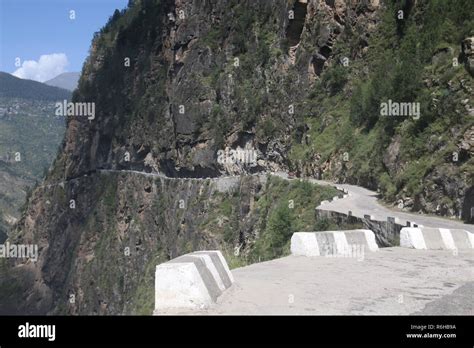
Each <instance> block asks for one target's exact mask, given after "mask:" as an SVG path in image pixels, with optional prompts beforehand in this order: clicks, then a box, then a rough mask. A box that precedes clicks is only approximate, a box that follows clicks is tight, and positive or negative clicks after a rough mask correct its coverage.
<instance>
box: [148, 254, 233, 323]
mask: <svg viewBox="0 0 474 348" xmlns="http://www.w3.org/2000/svg"><path fill="white" fill-rule="evenodd" d="M233 282H234V278H233V276H232V273H231V272H230V270H229V267H228V266H227V262H226V261H225V259H224V256H223V255H222V253H221V252H220V251H218V250H211V251H197V252H194V253H190V254H186V255H183V256H180V257H178V258H176V259H173V260H171V261H168V262H166V263H163V264H161V265H158V266H156V272H155V311H154V314H160V313H167V312H170V311H172V310H173V309H174V310H183V309H204V308H208V307H209V306H211V305H212V304H213V303H215V302H216V301H217V298H218V297H219V296H220V295H222V293H223V292H224V291H225V290H227V289H228V288H230V287H231V286H232V283H233Z"/></svg>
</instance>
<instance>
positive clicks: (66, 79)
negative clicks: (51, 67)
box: [44, 72, 81, 91]
mask: <svg viewBox="0 0 474 348" xmlns="http://www.w3.org/2000/svg"><path fill="white" fill-rule="evenodd" d="M80 76H81V74H80V73H77V72H67V73H62V74H60V75H58V76H56V77H55V78H52V79H51V80H48V81H45V82H44V84H46V85H48V86H53V87H59V88H63V89H67V90H69V91H73V90H75V89H76V87H77V83H78V82H79V77H80Z"/></svg>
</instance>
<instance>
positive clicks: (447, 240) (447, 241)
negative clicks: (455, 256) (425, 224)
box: [439, 228, 457, 250]
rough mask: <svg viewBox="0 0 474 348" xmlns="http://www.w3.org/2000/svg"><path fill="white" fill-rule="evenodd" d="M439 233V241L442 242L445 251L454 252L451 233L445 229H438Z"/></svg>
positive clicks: (454, 246)
mask: <svg viewBox="0 0 474 348" xmlns="http://www.w3.org/2000/svg"><path fill="white" fill-rule="evenodd" d="M439 233H440V234H441V239H442V240H443V243H444V245H445V246H446V249H449V250H455V249H457V248H456V244H455V243H454V239H453V235H452V234H451V231H450V230H449V229H447V228H440V229H439Z"/></svg>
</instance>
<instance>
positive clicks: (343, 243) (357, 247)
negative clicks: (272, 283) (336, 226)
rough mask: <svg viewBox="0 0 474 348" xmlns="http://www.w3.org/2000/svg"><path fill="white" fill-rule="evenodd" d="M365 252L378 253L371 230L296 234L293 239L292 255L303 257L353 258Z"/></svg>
mask: <svg viewBox="0 0 474 348" xmlns="http://www.w3.org/2000/svg"><path fill="white" fill-rule="evenodd" d="M365 250H368V251H377V250H378V245H377V243H376V242H375V235H374V233H373V232H372V231H371V230H348V231H325V232H295V233H293V236H292V237H291V253H292V254H293V255H302V256H329V255H335V256H336V255H341V256H351V255H352V254H354V253H361V252H362V253H363V252H364V251H365Z"/></svg>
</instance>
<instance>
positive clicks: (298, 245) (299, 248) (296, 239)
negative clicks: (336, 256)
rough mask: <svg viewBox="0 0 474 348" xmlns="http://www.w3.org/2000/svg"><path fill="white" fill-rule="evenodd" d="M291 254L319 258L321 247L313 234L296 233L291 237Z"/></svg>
mask: <svg viewBox="0 0 474 348" xmlns="http://www.w3.org/2000/svg"><path fill="white" fill-rule="evenodd" d="M290 249H291V254H292V255H302V256H319V255H320V254H319V245H318V241H317V240H316V235H315V233H313V232H295V233H293V235H292V236H291V247H290Z"/></svg>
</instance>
